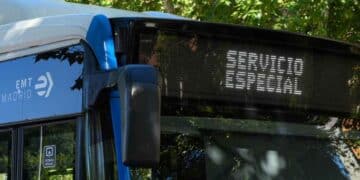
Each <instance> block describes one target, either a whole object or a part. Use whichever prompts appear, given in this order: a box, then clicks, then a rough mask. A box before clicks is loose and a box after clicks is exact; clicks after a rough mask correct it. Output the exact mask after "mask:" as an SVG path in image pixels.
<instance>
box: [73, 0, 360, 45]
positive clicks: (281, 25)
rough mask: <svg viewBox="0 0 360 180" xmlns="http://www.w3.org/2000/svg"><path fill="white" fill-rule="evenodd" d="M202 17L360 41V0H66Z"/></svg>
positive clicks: (215, 20)
mask: <svg viewBox="0 0 360 180" xmlns="http://www.w3.org/2000/svg"><path fill="white" fill-rule="evenodd" d="M66 1H69V2H76V3H84V4H94V5H100V6H107V7H113V8H121V9H126V10H133V11H161V12H168V13H173V14H177V15H180V16H185V17H189V18H192V19H196V20H201V21H210V22H221V23H233V24H241V25H247V26H256V27H261V28H268V29H276V30H286V31H292V32H299V33H303V34H307V35H310V36H320V37H327V38H331V39H337V40H343V41H348V42H353V43H356V44H360V4H359V0H66Z"/></svg>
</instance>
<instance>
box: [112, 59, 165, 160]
mask: <svg viewBox="0 0 360 180" xmlns="http://www.w3.org/2000/svg"><path fill="white" fill-rule="evenodd" d="M117 84H118V91H119V95H120V114H121V142H122V144H121V148H122V159H123V163H124V164H125V165H128V166H136V167H154V166H156V165H157V164H158V163H159V160H160V102H161V101H160V98H161V94H160V85H159V73H158V71H157V70H156V68H154V67H153V66H150V65H126V66H124V67H121V68H120V69H119V70H118V81H117Z"/></svg>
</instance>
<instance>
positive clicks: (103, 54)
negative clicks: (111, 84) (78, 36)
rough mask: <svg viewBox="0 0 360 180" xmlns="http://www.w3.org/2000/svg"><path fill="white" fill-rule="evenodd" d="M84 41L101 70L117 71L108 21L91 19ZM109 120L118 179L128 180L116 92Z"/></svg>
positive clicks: (128, 173) (103, 17)
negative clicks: (123, 157)
mask: <svg viewBox="0 0 360 180" xmlns="http://www.w3.org/2000/svg"><path fill="white" fill-rule="evenodd" d="M86 40H87V42H88V43H89V45H90V47H91V48H92V50H93V51H94V53H95V56H96V58H97V60H98V63H99V65H100V68H101V70H103V71H106V70H112V69H117V68H118V64H117V61H116V56H115V45H114V40H113V34H112V28H111V24H110V21H109V19H108V18H107V17H106V16H103V15H97V16H95V17H94V18H93V20H92V22H91V24H90V27H89V31H88V34H87V35H86ZM109 101H110V108H111V119H112V125H113V131H114V144H115V151H116V158H117V159H116V160H117V170H118V179H121V180H128V179H130V171H129V168H128V167H126V166H125V165H124V164H123V163H122V152H121V114H120V113H121V112H120V97H119V93H118V92H117V91H113V92H112V93H111V96H110V100H109Z"/></svg>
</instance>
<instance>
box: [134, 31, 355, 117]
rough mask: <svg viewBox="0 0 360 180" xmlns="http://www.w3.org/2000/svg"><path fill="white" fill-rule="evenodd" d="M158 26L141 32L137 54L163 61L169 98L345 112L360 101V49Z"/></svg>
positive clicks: (145, 59)
mask: <svg viewBox="0 0 360 180" xmlns="http://www.w3.org/2000/svg"><path fill="white" fill-rule="evenodd" d="M159 29H160V30H158V31H152V32H147V31H145V30H144V31H141V32H140V34H139V36H138V39H139V46H138V47H139V49H138V59H139V61H140V63H147V64H153V65H155V66H158V67H159V69H160V72H161V75H162V78H163V86H162V94H163V96H164V97H165V98H175V99H179V100H183V99H191V100H206V101H212V100H214V101H217V102H219V101H220V102H234V103H240V104H245V105H246V106H251V107H259V106H261V107H263V106H271V107H281V108H286V109H295V110H299V109H301V110H315V111H327V112H341V113H353V112H355V111H356V107H357V106H358V105H359V103H360V96H359V91H358V85H356V84H355V85H354V84H351V82H352V81H353V79H356V78H357V74H358V73H359V72H358V67H359V66H360V61H359V56H358V55H355V54H352V53H338V52H334V51H326V50H321V49H316V48H315V47H311V46H309V47H306V46H301V47H300V46H296V45H295V44H294V45H288V44H284V43H282V42H280V41H273V42H266V41H263V40H262V39H258V38H257V37H252V38H249V37H246V38H243V37H227V38H224V37H216V38H215V37H214V36H212V35H209V34H204V33H201V32H180V31H175V30H168V29H166V30H161V28H159ZM217 36H220V35H217Z"/></svg>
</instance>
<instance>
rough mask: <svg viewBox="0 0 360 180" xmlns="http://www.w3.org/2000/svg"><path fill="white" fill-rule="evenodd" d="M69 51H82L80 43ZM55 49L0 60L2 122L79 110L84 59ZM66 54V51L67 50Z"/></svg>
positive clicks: (15, 121) (0, 113) (80, 107)
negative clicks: (69, 55) (73, 58)
mask: <svg viewBox="0 0 360 180" xmlns="http://www.w3.org/2000/svg"><path fill="white" fill-rule="evenodd" d="M63 50H65V51H66V50H67V51H69V52H70V51H71V52H74V51H77V52H79V53H82V52H83V48H82V46H81V45H76V46H72V47H70V48H67V49H63ZM59 52H60V51H52V52H47V53H41V54H37V55H30V56H26V57H22V58H17V59H16V60H9V61H5V62H1V63H0V77H1V86H0V98H1V99H0V123H1V124H7V123H17V122H20V121H25V120H32V119H38V118H49V117H54V116H61V115H68V114H74V113H80V112H81V111H82V90H81V89H80V88H76V87H77V84H76V83H78V81H77V80H78V79H79V78H80V77H81V75H82V69H83V62H82V61H77V62H72V60H71V58H68V57H66V56H63V57H62V58H56V53H59ZM64 54H65V53H64Z"/></svg>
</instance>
